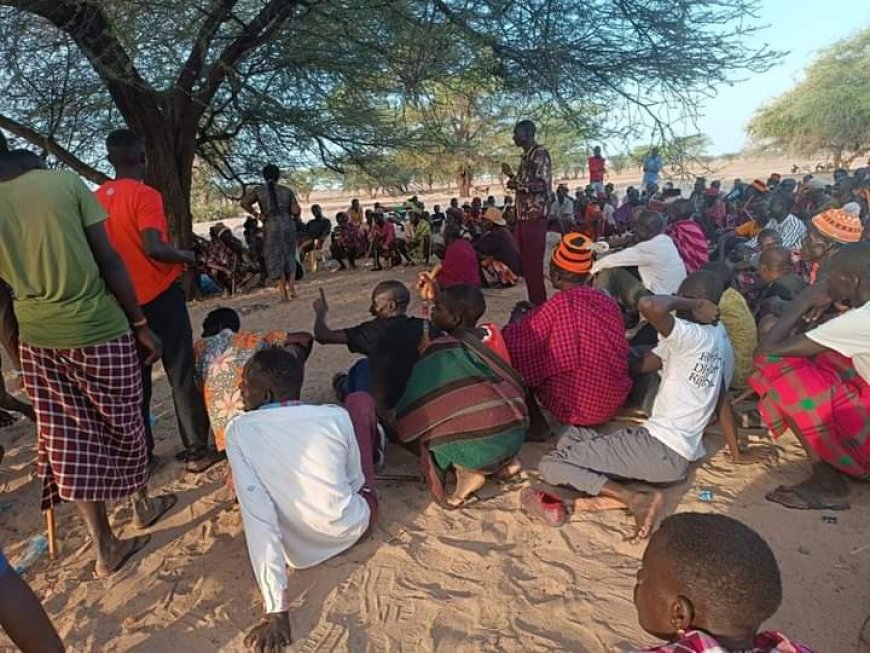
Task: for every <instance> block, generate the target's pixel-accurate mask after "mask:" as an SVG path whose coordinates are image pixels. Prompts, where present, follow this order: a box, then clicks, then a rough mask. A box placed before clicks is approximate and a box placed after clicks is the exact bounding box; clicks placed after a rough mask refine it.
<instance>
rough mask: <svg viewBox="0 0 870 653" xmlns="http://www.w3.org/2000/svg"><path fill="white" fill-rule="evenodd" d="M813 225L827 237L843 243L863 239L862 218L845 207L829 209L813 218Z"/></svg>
mask: <svg viewBox="0 0 870 653" xmlns="http://www.w3.org/2000/svg"><path fill="white" fill-rule="evenodd" d="M813 226H814V227H815V228H816V229H817V230H818V232H819V233H820V234H822V235H823V236H824V237H825V238H828V239H830V240H833V241H834V242H837V243H841V244H844V245H846V244H849V243H857V242H860V241H861V233H862V231H863V229H862V227H861V220H860V218H859V217H858V216H856V215H853V214H851V213H849V212H848V211H844V210H843V209H828V210H827V211H824V212H822V213H819V214H818V215H817V216H815V217H814V218H813Z"/></svg>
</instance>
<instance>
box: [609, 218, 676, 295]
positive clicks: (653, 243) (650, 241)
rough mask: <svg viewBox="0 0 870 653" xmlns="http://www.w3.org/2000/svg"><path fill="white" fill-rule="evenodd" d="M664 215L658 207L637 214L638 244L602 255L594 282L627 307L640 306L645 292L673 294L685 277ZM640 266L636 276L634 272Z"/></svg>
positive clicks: (646, 293) (647, 293)
mask: <svg viewBox="0 0 870 653" xmlns="http://www.w3.org/2000/svg"><path fill="white" fill-rule="evenodd" d="M664 231H665V219H664V218H663V217H662V214H661V213H658V212H656V211H649V210H646V211H642V212H641V213H640V215H639V216H638V218H637V223H636V237H637V244H635V245H633V246H631V247H627V248H626V249H624V250H622V251H621V252H614V253H612V254H608V255H607V256H605V257H603V258H601V259H599V260H598V261H596V262H595V264H594V265H593V266H592V275H593V277H594V279H593V282H592V283H593V285H594V286H595V287H596V288H598V289H600V290H605V291H607V292H608V293H609V294H610V296H611V297H615V298H616V299H617V300H618V301H619V302H620V304H622V307H623V308H624V309H625V310H632V309H635V308H637V302H638V300H639V299H640V298H641V297H643V296H644V295H649V294H653V295H671V294H673V293H675V292H677V288H679V287H680V283H682V281H683V279H685V278H686V266H685V265H684V264H683V259H681V258H680V253H679V252H678V251H677V248H676V246H675V245H674V241H673V240H671V238H670V236H667V235H665V233H664ZM631 268H637V276H635V275H634V274H633V273H632V272H631Z"/></svg>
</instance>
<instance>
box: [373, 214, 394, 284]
mask: <svg viewBox="0 0 870 653" xmlns="http://www.w3.org/2000/svg"><path fill="white" fill-rule="evenodd" d="M373 219H374V223H373V224H372V226H371V229H370V230H369V241H370V242H371V245H370V248H371V252H372V255H373V256H374V259H375V264H374V265H373V266H372V272H378V271H380V270H383V269H384V268H383V267H382V266H381V257H382V256H383V257H384V258H385V259H386V260H387V267H392V266H393V255H394V249H395V246H396V230H395V229H393V225H392V224H390V223H389V222H387V219H386V218H385V217H384V214H383V213H374V214H373Z"/></svg>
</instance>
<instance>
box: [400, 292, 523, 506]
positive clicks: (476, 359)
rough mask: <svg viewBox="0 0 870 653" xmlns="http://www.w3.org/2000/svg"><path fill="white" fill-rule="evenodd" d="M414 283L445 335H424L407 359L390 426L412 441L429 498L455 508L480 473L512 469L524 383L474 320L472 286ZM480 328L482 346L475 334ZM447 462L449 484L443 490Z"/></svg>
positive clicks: (480, 481)
mask: <svg viewBox="0 0 870 653" xmlns="http://www.w3.org/2000/svg"><path fill="white" fill-rule="evenodd" d="M421 290H422V292H423V294H424V297H426V298H429V297H432V298H433V299H434V306H433V309H432V324H433V326H435V327H436V328H437V329H439V330H440V331H442V332H444V333H445V335H443V336H440V337H438V338H435V339H434V340H432V341H431V342H430V343H429V345H428V347H427V348H426V350H425V351H424V352H423V355H422V356H421V357H420V360H419V361H418V362H417V364H416V365H415V366H414V370H413V372H412V373H411V377H410V378H409V379H408V384H407V386H406V388H405V392H404V394H403V395H402V398H401V399H400V400H399V403H398V404H397V406H396V414H395V417H396V431H397V433H398V435H399V440H400V441H402V442H414V441H419V442H420V455H421V465H422V467H423V471H424V473H425V475H426V480H427V483H428V484H429V489H430V490H431V492H432V494H433V496H434V497H435V498H436V500H438V502H439V503H440V504H441V505H443V506H444V507H446V508H458V507H459V506H461V505H462V504H463V503H464V502H465V501H467V500H468V499H469V498H470V497H471V496H472V495H473V494H474V493H475V492H477V491H478V490H480V488H482V487H483V485H484V484H485V483H486V478H487V476H491V475H498V476H500V477H510V476H513V475H515V474H517V473H518V472H519V471H520V465H519V462H518V461H517V459H516V455H517V453H518V452H519V450H520V447H521V446H522V444H523V442H524V441H525V438H526V432H527V431H528V427H529V409H528V407H527V405H526V400H525V397H526V387H525V384H524V383H523V380H522V377H520V375H519V374H518V373H517V372H516V371H515V370H514V369H513V368H511V366H510V364H509V363H508V362H506V360H505V358H504V356H506V355H507V351H506V348H505V347H504V341H503V340H501V337H500V334H499V332H498V329H497V327H495V326H493V325H487V329H485V330H483V329H478V327H477V322H478V320H480V318H481V317H482V316H483V314H484V312H485V311H486V302H485V301H484V298H483V294H482V293H481V292H480V289H478V288H474V287H472V286H468V285H465V286H452V287H451V288H448V289H447V290H444V291H441V292H439V291H438V288H437V285H436V284H435V283H434V282H432V281H431V280H428V281H427V282H426V284H425V285H424V287H423V288H422V289H421ZM487 336H489V338H490V343H491V344H490V343H487V344H489V346H487V344H484V342H482V340H483V339H484V338H487ZM451 468H453V469H454V470H455V472H456V489H455V491H454V492H453V494H452V495H451V496H449V497H446V496H445V490H444V482H445V476H446V473H447V472H448V471H449V470H450V469H451Z"/></svg>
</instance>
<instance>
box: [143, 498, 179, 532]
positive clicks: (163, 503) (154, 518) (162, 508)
mask: <svg viewBox="0 0 870 653" xmlns="http://www.w3.org/2000/svg"><path fill="white" fill-rule="evenodd" d="M151 501H152V502H155V503H156V502H157V501H159V502H160V505H159V506H156V510H155V511H154V513H153V514H152V515H151V519H149V520H148V521H147V522H145V523H144V524H133V528H135V529H136V530H137V531H144V530H145V529H147V528H150V527H151V526H154V524H156V523H157V522H158V521H159V520H160V518H161V517H163V515H165V514H166V513H167V512H169V511H170V510H172V509H173V508H174V507H175V504H176V503H178V495H177V494H164V495H161V496H159V497H153V498H152V499H151Z"/></svg>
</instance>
